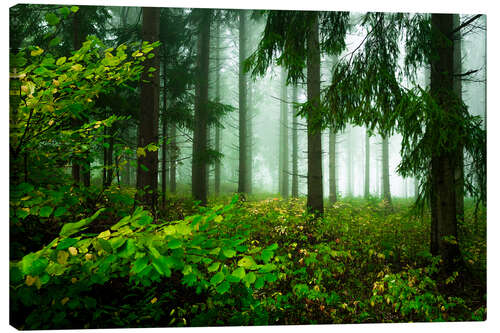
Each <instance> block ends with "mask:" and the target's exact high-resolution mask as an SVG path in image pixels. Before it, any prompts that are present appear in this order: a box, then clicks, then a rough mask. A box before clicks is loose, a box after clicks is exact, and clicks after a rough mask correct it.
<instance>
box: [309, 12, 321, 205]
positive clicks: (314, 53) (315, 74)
mask: <svg viewBox="0 0 500 333" xmlns="http://www.w3.org/2000/svg"><path fill="white" fill-rule="evenodd" d="M311 15H314V19H313V22H312V24H311V26H310V28H309V30H308V33H307V100H308V102H309V103H310V104H311V109H309V110H308V117H307V209H308V210H309V211H311V212H317V213H318V214H320V215H322V214H323V170H322V157H321V153H322V150H321V128H320V126H319V124H318V123H317V121H318V120H317V119H319V118H320V117H318V115H317V114H318V113H319V112H320V110H319V106H320V54H319V24H318V15H317V14H315V13H312V14H311Z"/></svg>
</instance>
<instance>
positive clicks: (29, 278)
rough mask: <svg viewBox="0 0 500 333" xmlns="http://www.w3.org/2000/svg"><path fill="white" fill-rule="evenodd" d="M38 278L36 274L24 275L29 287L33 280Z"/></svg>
mask: <svg viewBox="0 0 500 333" xmlns="http://www.w3.org/2000/svg"><path fill="white" fill-rule="evenodd" d="M37 279H38V276H35V277H32V276H31V275H28V276H26V281H25V282H26V285H27V286H28V287H31V286H32V285H33V284H34V283H35V282H36V280H37Z"/></svg>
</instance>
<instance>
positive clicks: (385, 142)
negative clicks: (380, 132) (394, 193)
mask: <svg viewBox="0 0 500 333" xmlns="http://www.w3.org/2000/svg"><path fill="white" fill-rule="evenodd" d="M382 197H383V199H384V200H385V201H386V202H387V203H388V204H389V205H391V204H392V199H391V187H390V183H389V138H388V137H382Z"/></svg>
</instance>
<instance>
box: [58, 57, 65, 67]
mask: <svg viewBox="0 0 500 333" xmlns="http://www.w3.org/2000/svg"><path fill="white" fill-rule="evenodd" d="M65 62H66V57H61V58H59V59H57V61H56V65H57V66H61V65H62V64H64V63H65Z"/></svg>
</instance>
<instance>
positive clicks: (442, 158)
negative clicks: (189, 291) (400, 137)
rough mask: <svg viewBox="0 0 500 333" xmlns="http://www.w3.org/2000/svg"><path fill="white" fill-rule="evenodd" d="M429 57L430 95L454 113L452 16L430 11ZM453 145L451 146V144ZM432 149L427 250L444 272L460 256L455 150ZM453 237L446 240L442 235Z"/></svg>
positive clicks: (447, 123)
mask: <svg viewBox="0 0 500 333" xmlns="http://www.w3.org/2000/svg"><path fill="white" fill-rule="evenodd" d="M431 29H432V32H433V33H432V40H431V43H432V44H431V47H432V51H433V54H435V55H439V57H433V58H432V60H431V65H432V66H431V96H432V97H433V99H434V101H435V102H436V103H437V105H438V106H439V107H440V108H441V109H442V110H443V112H444V114H445V115H446V114H449V113H453V112H456V111H455V110H454V109H453V106H454V105H455V102H456V96H455V93H454V91H453V70H454V68H453V40H452V38H451V37H452V36H451V35H452V30H453V15H451V14H432V16H431ZM434 126H435V127H434V128H431V129H430V130H431V131H433V133H435V134H436V135H437V133H438V132H440V131H442V129H443V128H449V127H450V126H456V124H454V123H453V121H451V120H446V119H445V120H444V121H443V123H439V124H435V125H434ZM452 146H453V145H452ZM443 150H444V149H439V150H438V149H436V150H434V152H433V154H432V157H431V178H432V180H431V187H432V190H431V196H432V200H431V232H432V235H431V252H432V253H433V254H435V255H441V258H442V259H443V261H444V264H445V268H446V270H447V271H451V270H454V269H456V264H457V263H458V261H459V259H460V257H461V256H460V249H459V247H458V238H457V237H458V234H457V202H456V183H455V168H456V165H457V157H456V156H457V153H458V152H457V151H456V150H457V149H455V151H448V150H446V151H443ZM449 237H452V238H455V240H456V242H450V241H449V239H448V240H447V239H446V238H449Z"/></svg>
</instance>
